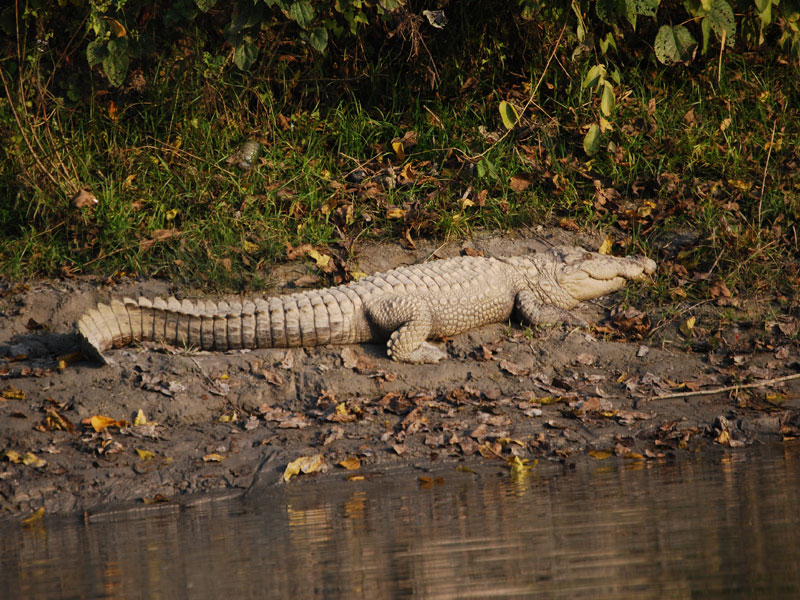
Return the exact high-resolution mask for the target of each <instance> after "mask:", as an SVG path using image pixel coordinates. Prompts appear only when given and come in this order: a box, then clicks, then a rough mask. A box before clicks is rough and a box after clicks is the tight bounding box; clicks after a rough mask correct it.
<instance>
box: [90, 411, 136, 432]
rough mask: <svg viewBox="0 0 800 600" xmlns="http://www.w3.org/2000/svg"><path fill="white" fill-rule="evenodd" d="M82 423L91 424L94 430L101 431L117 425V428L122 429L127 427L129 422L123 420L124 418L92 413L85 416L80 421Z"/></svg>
mask: <svg viewBox="0 0 800 600" xmlns="http://www.w3.org/2000/svg"><path fill="white" fill-rule="evenodd" d="M81 423H82V424H84V425H89V426H91V428H92V429H94V430H95V431H96V432H100V431H103V430H105V429H108V428H109V427H117V428H118V429H123V428H124V427H128V426H129V425H130V423H128V422H127V421H125V420H124V419H119V420H117V419H112V418H111V417H107V416H105V415H93V416H91V417H87V418H86V419H83V420H82V421H81Z"/></svg>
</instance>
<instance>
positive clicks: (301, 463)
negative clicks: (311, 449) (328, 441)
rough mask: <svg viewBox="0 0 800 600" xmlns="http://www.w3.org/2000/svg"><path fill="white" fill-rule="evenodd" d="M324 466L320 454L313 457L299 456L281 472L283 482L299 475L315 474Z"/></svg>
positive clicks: (323, 460)
mask: <svg viewBox="0 0 800 600" xmlns="http://www.w3.org/2000/svg"><path fill="white" fill-rule="evenodd" d="M323 466H325V458H324V457H323V456H322V454H317V455H315V456H301V457H300V458H297V459H295V460H293V461H292V462H290V463H289V464H288V465H286V470H285V471H284V472H283V480H284V481H289V480H290V479H291V478H292V477H293V476H294V475H299V474H300V473H316V472H317V471H319V470H321V469H322V467H323Z"/></svg>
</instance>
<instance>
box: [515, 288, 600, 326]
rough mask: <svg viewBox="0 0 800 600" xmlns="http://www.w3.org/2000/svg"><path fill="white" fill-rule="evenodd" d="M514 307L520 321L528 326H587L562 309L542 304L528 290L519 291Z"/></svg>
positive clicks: (583, 321)
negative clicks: (560, 324)
mask: <svg viewBox="0 0 800 600" xmlns="http://www.w3.org/2000/svg"><path fill="white" fill-rule="evenodd" d="M514 306H515V308H516V309H517V315H518V317H519V319H520V321H522V322H523V323H528V324H530V325H556V324H558V323H566V324H567V325H574V326H578V327H585V326H587V325H588V323H586V321H585V320H583V319H582V318H580V317H579V316H577V315H574V314H572V313H571V312H570V311H568V310H566V309H564V308H560V307H558V306H555V305H553V304H542V303H541V302H539V301H538V300H537V299H536V295H535V294H534V293H533V292H531V291H530V290H520V291H519V292H518V293H517V297H516V299H515V300H514Z"/></svg>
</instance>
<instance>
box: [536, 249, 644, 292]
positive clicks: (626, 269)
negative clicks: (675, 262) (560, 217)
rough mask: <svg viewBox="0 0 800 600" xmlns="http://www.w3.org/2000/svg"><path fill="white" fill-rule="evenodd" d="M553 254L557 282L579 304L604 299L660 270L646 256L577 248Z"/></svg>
mask: <svg viewBox="0 0 800 600" xmlns="http://www.w3.org/2000/svg"><path fill="white" fill-rule="evenodd" d="M550 253H552V254H553V258H554V268H553V272H554V275H555V280H556V282H557V283H558V285H559V286H560V287H561V289H562V290H564V292H566V293H567V294H569V295H570V296H571V297H572V298H574V299H575V300H576V301H577V302H580V301H583V300H590V299H592V298H598V297H600V296H604V295H605V294H608V293H610V292H613V291H615V290H618V289H620V288H622V287H623V286H624V285H625V282H626V281H628V280H632V279H633V280H635V279H644V278H645V277H647V276H648V275H651V274H652V273H654V272H655V270H656V263H655V261H653V260H651V259H649V258H647V257H646V256H626V257H622V258H619V257H616V256H609V255H606V254H598V253H597V252H589V251H587V250H584V249H583V248H577V247H574V246H572V247H569V246H563V247H556V248H552V249H551V250H550Z"/></svg>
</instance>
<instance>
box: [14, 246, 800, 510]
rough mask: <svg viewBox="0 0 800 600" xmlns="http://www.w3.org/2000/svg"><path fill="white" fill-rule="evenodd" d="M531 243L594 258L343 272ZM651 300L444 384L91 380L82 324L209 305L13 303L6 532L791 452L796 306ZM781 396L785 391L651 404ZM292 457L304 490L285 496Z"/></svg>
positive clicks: (133, 376)
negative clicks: (99, 308)
mask: <svg viewBox="0 0 800 600" xmlns="http://www.w3.org/2000/svg"><path fill="white" fill-rule="evenodd" d="M543 237H544V238H547V241H549V242H551V243H577V244H582V245H584V246H585V247H597V245H598V244H599V240H598V239H595V238H593V237H581V238H574V237H568V234H566V233H564V232H555V233H548V234H543V235H538V236H535V237H521V236H510V237H504V238H491V237H487V238H485V239H481V240H475V241H472V242H469V243H453V244H446V245H444V246H441V247H439V246H434V245H428V246H423V245H420V247H419V248H418V249H417V250H414V251H409V250H406V249H403V248H402V247H400V246H398V245H388V244H387V245H382V246H374V245H373V246H368V247H367V246H365V247H363V248H361V249H360V250H357V251H356V252H355V258H354V260H355V261H357V264H358V268H359V269H360V270H362V271H365V272H368V273H370V272H376V271H382V270H386V269H389V268H393V267H396V266H400V265H404V264H412V263H415V262H419V261H421V260H425V259H426V258H428V257H430V256H432V255H433V256H435V257H437V258H447V257H450V256H456V255H458V254H459V253H461V252H463V251H464V249H465V248H473V249H475V250H476V251H480V252H484V253H486V254H487V255H501V254H522V253H525V252H528V251H532V250H535V249H541V248H543V247H544V243H545V242H544V240H543ZM655 258H656V259H658V257H655ZM659 267H660V269H664V268H668V265H667V264H665V262H664V261H661V262H660V265H659ZM309 273H310V270H309V268H308V267H307V266H306V265H305V264H304V263H302V262H299V261H297V262H293V263H290V264H288V265H285V266H283V267H281V268H279V269H277V270H276V271H275V274H274V275H275V283H276V285H275V290H274V293H285V292H290V291H293V290H294V289H296V288H294V287H292V286H293V285H294V284H293V283H292V282H298V283H301V284H302V283H307V282H308V278H307V276H308V275H309ZM303 278H305V279H303ZM298 280H299V281H298ZM643 285H647V284H646V283H645V284H637V285H636V286H634V287H633V288H632V292H628V295H627V296H624V294H623V293H618V294H616V295H613V296H611V297H608V298H604V299H602V300H601V301H600V302H598V303H591V304H586V305H585V306H582V307H581V308H580V309H579V311H578V313H579V314H580V316H582V317H583V318H585V319H586V320H588V321H589V322H590V323H592V324H593V325H592V327H590V328H588V329H587V328H575V327H567V326H560V327H555V328H548V329H538V330H528V329H526V328H523V327H521V326H519V324H511V325H509V324H496V325H491V326H488V327H484V328H481V329H479V330H476V331H472V332H469V333H467V334H464V335H461V336H457V337H456V338H453V339H449V340H445V341H443V342H442V347H443V348H444V349H445V350H446V351H447V353H448V355H449V357H450V358H449V360H447V361H445V362H443V363H441V364H438V365H406V364H398V363H395V362H392V361H391V360H388V359H387V358H386V355H385V350H384V348H383V347H382V346H377V345H364V346H349V347H348V346H346V347H333V346H330V347H320V348H303V349H291V350H286V349H274V350H254V351H239V352H229V353H224V354H215V353H206V352H192V351H176V350H174V349H168V348H159V347H154V346H153V345H145V346H142V347H130V348H124V349H120V350H115V351H113V352H112V356H113V358H114V359H115V364H111V365H102V366H101V365H99V364H95V363H92V362H89V361H86V360H82V359H80V358H79V357H77V356H76V355H75V354H74V352H75V351H76V350H77V347H78V346H77V344H78V338H77V336H76V335H75V334H74V323H75V321H76V320H77V319H78V318H79V316H80V315H81V314H82V312H83V311H84V310H85V309H86V308H88V307H89V306H91V305H92V304H93V303H96V302H97V301H103V300H108V299H109V298H111V297H120V296H134V297H135V296H137V295H148V296H153V295H171V294H174V295H176V296H178V297H197V296H198V295H200V294H199V292H197V291H196V290H191V289H185V288H179V287H177V286H174V285H172V284H170V283H169V282H167V281H163V280H153V279H132V278H125V279H121V280H113V281H105V282H104V281H99V280H97V279H94V278H93V279H88V278H87V279H68V280H48V281H33V282H27V283H11V284H3V285H2V288H0V356H3V358H0V395H2V397H1V398H0V424H2V425H0V517H14V516H25V515H27V514H30V513H34V512H35V511H37V510H39V509H41V508H44V509H45V512H46V513H48V514H51V513H68V512H72V511H78V510H88V511H90V513H91V512H92V511H96V510H98V509H99V510H102V507H104V506H108V505H109V504H116V503H122V504H130V505H137V504H138V505H142V504H144V503H169V502H179V501H180V500H181V499H182V498H190V497H191V498H196V497H198V496H197V495H198V494H199V495H200V497H203V496H204V495H208V494H216V493H224V494H240V493H246V492H247V491H248V490H250V489H253V488H255V487H259V486H264V485H314V484H315V482H318V481H320V478H342V479H344V478H351V479H358V478H362V477H364V478H374V477H381V476H382V474H383V473H387V472H391V471H392V470H394V469H396V468H398V467H412V468H416V469H419V470H420V476H423V477H424V473H425V471H426V470H427V469H429V468H431V467H440V466H443V465H444V466H447V465H452V468H454V469H455V468H457V467H459V466H460V467H465V466H466V467H468V466H469V465H474V464H478V463H486V462H492V463H493V464H496V465H497V466H498V467H499V468H501V469H507V470H508V471H509V473H511V472H512V471H513V470H514V468H515V467H514V465H515V464H516V465H517V467H516V468H517V469H520V468H523V467H520V466H519V465H521V464H524V465H527V466H531V465H533V464H534V462H535V461H536V460H539V461H558V462H561V463H563V464H564V465H567V466H571V465H578V466H579V465H580V464H581V463H582V462H585V461H595V460H638V461H647V460H669V459H670V458H671V457H674V456H676V455H677V454H679V453H682V452H694V451H706V450H708V449H710V448H720V449H724V450H725V451H735V449H736V448H737V447H742V446H746V445H750V444H766V443H782V442H784V441H785V440H790V439H793V438H794V437H795V436H796V435H797V431H798V428H800V380H796V379H791V377H792V376H793V375H795V374H796V373H798V371H800V362H798V361H799V360H800V355H799V354H798V344H797V326H796V322H795V320H794V318H793V317H792V312H793V310H794V309H793V308H792V306H791V301H787V300H786V299H782V300H781V301H782V302H783V304H782V305H780V304H779V303H778V300H777V299H760V303H759V304H758V305H756V304H754V303H753V304H751V303H748V299H746V298H742V299H736V298H733V299H729V300H730V301H728V302H722V303H714V302H708V303H705V304H703V305H700V306H694V307H692V306H690V305H684V304H681V303H680V302H677V301H676V302H674V303H671V304H670V305H669V306H659V307H655V308H650V307H644V306H642V305H641V303H638V302H637V293H636V292H637V290H639V289H642V288H641V286H643ZM623 298H626V300H625V303H624V305H622V306H620V302H621V301H622V300H623ZM720 304H721V305H720ZM767 305H770V306H777V310H776V311H775V312H772V313H767V312H766V311H765V310H764V307H765V306H767ZM748 306H749V308H748ZM628 307H632V308H628ZM768 314H771V315H772V316H767V315H768ZM692 316H694V317H696V320H695V321H694V322H693V323H692V326H691V327H689V326H688V325H687V320H688V319H689V318H690V317H692ZM59 359H61V360H62V363H61V364H59ZM781 377H784V378H789V379H786V380H784V381H776V382H775V383H773V384H771V385H763V386H762V385H759V386H754V387H751V388H743V389H742V388H740V389H733V390H726V391H723V392H720V393H716V394H709V395H692V396H684V397H670V398H660V399H658V398H657V397H658V396H664V395H667V394H677V393H687V392H698V391H702V390H708V389H717V388H729V387H731V386H735V385H742V384H748V383H749V384H752V383H754V382H763V381H767V380H769V381H773V380H776V379H778V378H781ZM300 457H309V458H310V460H309V461H308V464H309V465H310V470H311V471H314V472H312V473H307V474H303V473H300V474H297V475H294V476H292V477H291V478H290V480H289V481H288V482H286V481H285V477H284V474H285V472H286V468H287V465H289V464H290V463H291V462H292V461H295V460H296V459H298V458H300ZM517 458H518V460H516V459H517ZM533 468H536V467H535V466H534V467H533Z"/></svg>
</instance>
